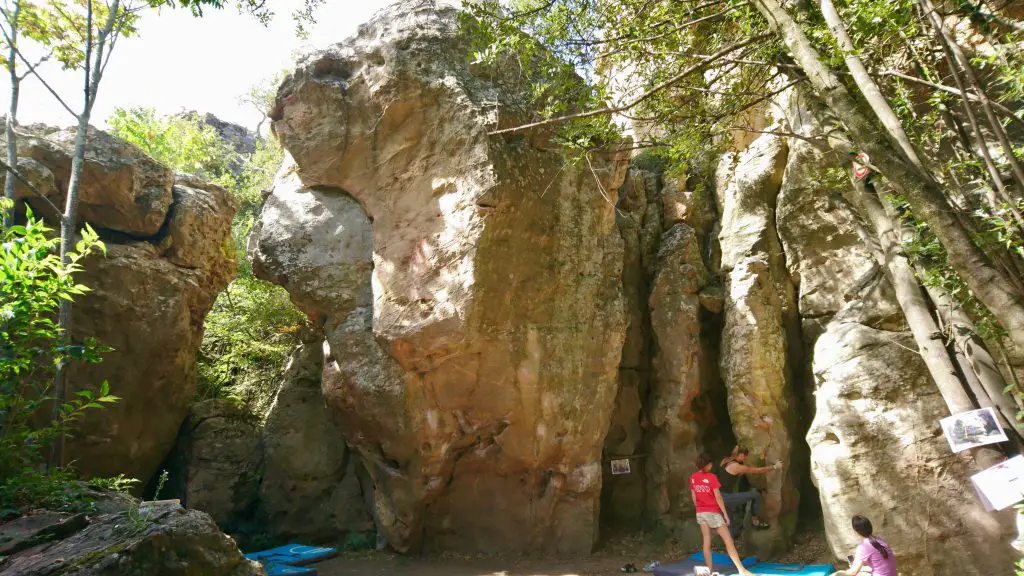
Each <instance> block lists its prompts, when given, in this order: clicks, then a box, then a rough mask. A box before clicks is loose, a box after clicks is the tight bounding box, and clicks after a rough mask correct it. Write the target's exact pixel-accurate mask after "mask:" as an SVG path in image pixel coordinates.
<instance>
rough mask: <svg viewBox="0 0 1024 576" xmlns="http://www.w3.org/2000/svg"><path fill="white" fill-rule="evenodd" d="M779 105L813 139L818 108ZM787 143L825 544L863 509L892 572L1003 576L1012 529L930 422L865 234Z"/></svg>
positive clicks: (923, 371)
mask: <svg viewBox="0 0 1024 576" xmlns="http://www.w3.org/2000/svg"><path fill="white" fill-rule="evenodd" d="M790 98H791V99H790V100H789V102H788V109H789V110H790V112H789V113H788V114H787V117H788V118H790V122H791V128H792V129H793V130H794V131H795V132H796V133H798V134H803V135H807V136H811V135H813V134H814V133H815V130H819V128H818V124H816V123H815V121H814V118H816V117H817V116H818V114H820V109H818V108H817V107H816V106H815V104H814V103H813V102H808V101H806V100H805V98H804V96H803V95H802V94H800V93H794V94H792V96H791V97H790ZM796 110H803V111H804V113H803V114H798V113H795V111H796ZM808 110H810V111H814V112H815V114H808V113H807V111H808ZM799 119H805V120H804V121H800V120H799ZM819 133H820V132H819ZM798 142H799V143H794V144H793V145H792V146H791V149H790V155H789V161H788V164H787V168H786V176H785V183H784V184H783V188H782V192H781V194H780V198H779V230H780V235H781V237H782V239H783V243H784V244H785V246H786V252H787V256H790V255H795V256H796V257H795V258H791V259H789V260H788V264H789V269H790V273H791V275H792V276H793V278H794V281H795V283H796V284H797V286H798V290H799V303H800V311H801V314H802V315H803V316H804V319H803V333H804V334H803V335H804V340H805V342H806V343H807V347H808V348H809V351H811V353H812V356H811V358H810V360H811V361H810V363H809V369H810V372H811V373H812V375H813V381H814V390H813V398H814V404H815V411H814V421H813V423H812V425H811V427H810V429H809V431H808V433H807V443H808V445H809V446H810V449H811V462H810V464H811V477H812V479H813V480H814V483H815V485H816V486H817V487H818V490H819V494H820V499H821V508H822V512H823V515H824V518H825V529H826V533H827V535H828V540H829V543H830V545H831V547H832V550H833V552H834V553H835V555H836V556H837V557H842V556H843V555H845V554H849V553H850V552H849V551H850V550H853V549H854V548H855V547H856V545H857V543H858V542H859V538H858V537H857V535H856V534H855V533H854V532H853V530H852V529H851V527H850V518H851V517H852V516H853V515H855V514H863V515H866V516H868V517H869V518H870V519H871V520H872V523H873V524H874V528H875V532H876V533H878V534H879V535H881V536H882V537H883V538H885V540H886V541H887V542H889V544H890V545H891V546H892V547H893V549H894V550H895V551H897V558H898V561H899V566H900V571H901V572H906V573H908V574H915V575H917V574H922V575H932V574H935V575H937V574H947V573H948V574H996V573H1006V572H1007V571H1008V570H1009V568H1008V567H1009V566H1011V565H1012V564H1013V561H1014V558H1015V557H1016V554H1015V552H1014V551H1013V550H1012V549H1011V548H1010V547H1009V546H1008V545H1005V544H1003V543H1004V542H1008V541H1009V540H1010V539H1011V538H1012V537H1013V535H1012V534H1005V533H1002V531H1003V530H1004V528H1007V527H1009V526H1008V523H1007V522H1005V518H1001V515H999V514H993V513H989V512H985V511H984V510H983V508H982V507H981V505H980V503H979V502H978V501H977V498H976V496H975V491H974V488H973V487H972V486H971V484H970V481H969V476H970V475H971V474H972V473H973V472H974V471H976V470H973V469H972V465H971V464H970V461H969V460H965V459H964V457H965V455H964V454H961V455H960V456H957V455H954V454H952V453H950V451H949V446H948V444H947V443H946V440H945V439H944V438H943V436H942V432H941V430H940V429H939V426H938V421H939V420H940V419H941V418H943V417H945V416H948V415H949V411H948V409H947V408H946V406H945V404H944V402H943V400H942V398H941V396H940V395H939V393H938V390H937V388H936V387H935V384H934V383H933V382H932V380H931V378H930V376H929V375H928V370H927V368H926V367H925V364H924V362H923V361H922V360H921V358H920V356H919V355H918V354H917V353H916V352H914V344H913V337H912V336H911V334H910V332H909V330H908V329H907V326H906V322H905V320H904V318H903V315H902V312H901V311H900V308H899V305H898V303H897V301H896V298H895V294H894V292H893V289H892V287H891V285H890V284H889V282H888V280H887V279H886V277H885V275H884V274H883V273H882V271H881V269H880V267H879V266H878V262H877V261H876V258H877V257H876V254H875V250H876V246H877V244H876V243H875V242H874V240H873V234H874V232H873V231H871V230H870V229H869V228H868V227H867V226H866V225H865V223H864V222H863V221H862V220H861V219H860V218H859V216H858V215H857V212H856V207H855V206H853V205H851V204H850V203H849V202H848V201H847V200H846V199H845V198H844V197H843V196H842V195H841V194H835V193H834V192H830V191H829V190H828V189H825V188H823V187H822V186H820V185H815V184H814V182H813V178H812V176H813V175H815V174H820V173H821V168H822V167H823V166H827V165H829V161H830V160H829V159H827V158H824V157H823V156H822V155H821V154H820V153H819V152H817V151H815V150H814V149H813V148H812V147H811V146H809V145H808V144H807V143H806V142H803V141H798Z"/></svg>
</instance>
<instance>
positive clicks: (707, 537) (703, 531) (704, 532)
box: [700, 524, 715, 572]
mask: <svg viewBox="0 0 1024 576" xmlns="http://www.w3.org/2000/svg"><path fill="white" fill-rule="evenodd" d="M700 535H701V536H703V537H704V565H705V566H707V567H708V571H709V572H714V571H715V565H714V563H712V561H711V527H710V526H708V525H706V524H701V525H700Z"/></svg>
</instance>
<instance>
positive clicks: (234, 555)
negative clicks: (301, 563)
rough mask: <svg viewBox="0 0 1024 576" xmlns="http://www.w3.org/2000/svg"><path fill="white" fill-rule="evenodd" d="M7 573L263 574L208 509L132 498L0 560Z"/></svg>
mask: <svg viewBox="0 0 1024 576" xmlns="http://www.w3.org/2000/svg"><path fill="white" fill-rule="evenodd" d="M0 573H3V574H5V575H6V576H57V575H61V576H205V575H208V574H217V575H220V576H265V574H266V573H265V572H264V571H263V568H262V567H260V566H259V564H257V563H255V562H251V561H249V560H246V559H245V558H244V557H243V556H242V553H241V552H239V550H238V546H236V545H235V542H234V541H233V540H232V539H231V538H229V537H228V536H226V535H224V534H223V533H222V532H221V531H220V530H219V529H218V528H217V525H216V524H215V523H214V521H213V519H212V518H210V516H209V515H207V514H204V513H203V512H199V511H196V510H185V509H184V508H182V507H181V506H180V505H178V504H176V503H174V502H170V501H168V502H155V503H148V502H147V503H143V504H142V505H141V506H140V505H139V503H137V502H136V503H134V504H132V506H131V507H130V508H129V509H123V508H122V509H121V510H118V511H114V512H110V513H102V514H99V515H97V516H94V517H92V518H90V519H89V522H88V524H87V525H86V523H82V524H81V525H79V526H77V530H76V531H74V532H73V533H70V534H68V533H56V534H55V533H53V532H51V533H50V537H49V538H48V539H46V541H44V542H43V543H41V544H38V545H36V546H34V547H32V548H28V549H25V550H22V551H20V552H17V553H15V554H13V555H11V556H8V557H7V558H5V559H3V560H2V561H0Z"/></svg>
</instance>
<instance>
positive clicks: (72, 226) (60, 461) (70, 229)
mask: <svg viewBox="0 0 1024 576" xmlns="http://www.w3.org/2000/svg"><path fill="white" fill-rule="evenodd" d="M87 2H88V15H89V16H88V18H87V21H88V27H89V30H90V34H89V36H90V38H89V39H88V40H86V42H87V43H89V44H90V46H91V44H92V42H91V36H92V34H91V30H92V0H87ZM120 11H121V7H120V0H114V1H113V2H112V3H111V5H110V9H109V13H108V14H107V20H106V22H105V23H104V25H103V28H102V29H101V30H100V31H99V34H98V35H97V37H96V51H95V54H91V50H89V49H87V50H86V61H85V64H84V66H85V89H84V92H85V98H84V104H83V107H82V113H81V114H79V115H78V132H77V133H76V134H75V151H74V154H73V156H72V157H71V176H70V177H69V178H68V193H67V202H66V204H65V207H64V214H63V215H62V216H61V222H60V257H61V260H62V261H63V262H64V263H65V264H68V263H69V262H70V261H69V259H68V253H70V252H71V249H72V248H73V247H74V244H75V235H76V233H77V231H78V226H77V223H78V200H79V189H80V188H81V184H82V170H83V169H84V168H85V147H86V144H87V141H88V132H89V120H90V119H91V118H92V108H93V104H95V103H96V91H97V89H98V88H99V84H100V80H101V79H102V77H103V64H104V62H103V52H104V50H105V49H106V45H107V41H108V40H109V39H110V34H111V32H113V30H114V25H115V24H116V23H117V19H118V17H119V15H120ZM57 322H58V326H59V328H60V333H61V338H62V339H63V340H64V343H65V344H67V343H68V342H70V336H71V334H70V331H71V301H70V300H61V303H60V311H59V312H58V314H57ZM65 368H66V362H65V361H61V362H60V363H59V364H58V365H57V374H56V375H55V377H54V389H55V392H56V396H57V404H56V405H55V406H54V409H55V411H56V410H59V409H60V407H62V406H63V405H64V404H65V403H66V402H67V370H66V369H65ZM55 420H56V414H55ZM54 460H55V463H56V465H57V466H58V467H63V466H64V436H63V435H61V436H60V438H59V439H58V440H57V444H56V446H55V447H54Z"/></svg>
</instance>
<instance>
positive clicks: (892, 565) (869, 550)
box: [842, 516, 896, 576]
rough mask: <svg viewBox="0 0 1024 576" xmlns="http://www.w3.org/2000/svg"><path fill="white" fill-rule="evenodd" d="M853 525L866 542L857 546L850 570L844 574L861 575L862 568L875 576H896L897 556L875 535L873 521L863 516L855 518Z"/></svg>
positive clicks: (852, 521)
mask: <svg viewBox="0 0 1024 576" xmlns="http://www.w3.org/2000/svg"><path fill="white" fill-rule="evenodd" d="M851 524H853V529H854V531H855V532H857V534H860V536H861V537H862V538H864V540H863V541H861V543H860V544H858V545H857V554H856V555H855V556H854V558H853V564H851V565H850V569H849V570H847V571H846V572H842V574H849V575H851V576H852V575H853V574H857V573H859V572H860V571H861V568H864V567H868V568H871V573H872V574H873V575H874V576H896V556H895V555H894V554H893V553H892V548H890V547H889V545H888V544H886V543H885V540H882V539H881V538H878V537H877V536H875V535H874V534H873V531H874V529H873V528H872V526H871V521H870V520H868V519H867V518H865V517H863V516H854V517H853V519H852V520H851Z"/></svg>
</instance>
